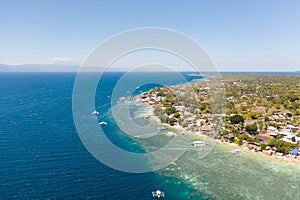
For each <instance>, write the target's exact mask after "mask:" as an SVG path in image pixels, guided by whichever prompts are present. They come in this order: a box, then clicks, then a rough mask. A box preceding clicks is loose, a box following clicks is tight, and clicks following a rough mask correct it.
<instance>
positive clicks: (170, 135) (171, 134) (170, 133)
mask: <svg viewBox="0 0 300 200" xmlns="http://www.w3.org/2000/svg"><path fill="white" fill-rule="evenodd" d="M166 136H168V137H175V136H177V134H176V133H174V132H171V131H168V132H167V133H166Z"/></svg>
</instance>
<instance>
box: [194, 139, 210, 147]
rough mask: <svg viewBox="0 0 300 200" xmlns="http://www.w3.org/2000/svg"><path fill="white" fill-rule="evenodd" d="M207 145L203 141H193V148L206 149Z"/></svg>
mask: <svg viewBox="0 0 300 200" xmlns="http://www.w3.org/2000/svg"><path fill="white" fill-rule="evenodd" d="M206 145H207V143H206V142H203V141H200V140H199V141H193V143H192V146H194V147H204V146H206Z"/></svg>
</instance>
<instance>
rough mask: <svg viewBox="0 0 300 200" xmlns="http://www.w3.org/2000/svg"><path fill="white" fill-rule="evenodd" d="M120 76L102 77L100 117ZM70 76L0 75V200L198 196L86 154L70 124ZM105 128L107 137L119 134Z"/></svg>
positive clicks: (123, 143)
mask: <svg viewBox="0 0 300 200" xmlns="http://www.w3.org/2000/svg"><path fill="white" fill-rule="evenodd" d="M121 76H122V73H107V74H106V75H105V76H104V77H103V82H101V83H102V84H101V86H103V87H105V88H102V89H99V90H98V91H97V93H96V97H95V98H96V99H97V101H96V108H97V110H98V111H99V112H100V113H101V114H102V115H100V116H99V117H100V118H101V117H105V116H103V114H104V115H105V113H106V112H107V111H108V110H109V108H110V106H111V105H110V99H109V98H107V96H108V95H110V94H111V93H112V90H113V87H114V85H115V83H116V81H117V80H118V79H119V78H120V77H121ZM75 77H76V74H75V73H1V74H0V94H1V107H0V154H1V157H0V177H1V178H0V199H153V198H152V194H151V192H152V191H154V190H156V189H161V190H163V191H165V192H166V194H167V197H166V199H182V198H184V197H185V196H188V195H196V196H197V197H199V196H201V195H199V193H198V192H196V191H195V190H194V189H193V188H191V187H190V185H188V184H185V183H183V182H182V181H180V180H179V179H177V178H173V177H163V176H161V175H159V174H157V173H155V172H149V173H143V174H132V173H125V172H120V171H117V170H114V169H111V168H108V167H106V166H105V165H103V164H102V163H100V162H99V161H98V160H96V159H95V158H94V157H93V156H91V155H90V154H89V153H88V151H87V150H86V149H85V147H84V146H83V144H82V143H81V141H80V139H79V137H78V134H77V131H76V129H75V125H74V121H73V115H72V91H73V84H74V80H75ZM139 77H140V76H139ZM188 79H192V78H190V77H188ZM174 83H176V82H175V80H174V82H172V81H171V82H170V84H174ZM150 88H151V86H150V85H148V86H146V87H145V88H144V90H145V91H146V90H148V89H150ZM138 92H140V90H139V91H138ZM138 92H137V93H138ZM91 112H92V111H91ZM110 123H113V122H112V121H110ZM108 128H110V129H109V130H108V131H110V132H111V133H116V132H118V131H119V130H118V127H115V126H109V127H108ZM108 128H107V129H108ZM112 139H113V140H114V142H115V143H117V144H118V145H119V146H120V147H122V148H125V149H126V148H127V149H131V150H134V149H136V148H139V146H138V145H136V143H135V142H134V141H132V140H130V139H128V138H126V137H125V136H123V135H122V136H120V137H115V138H112ZM197 199H199V198H197Z"/></svg>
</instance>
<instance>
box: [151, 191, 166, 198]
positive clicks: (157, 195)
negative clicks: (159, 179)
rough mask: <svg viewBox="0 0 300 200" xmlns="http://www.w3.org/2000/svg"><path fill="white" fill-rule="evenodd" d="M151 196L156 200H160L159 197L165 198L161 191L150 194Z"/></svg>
mask: <svg viewBox="0 0 300 200" xmlns="http://www.w3.org/2000/svg"><path fill="white" fill-rule="evenodd" d="M152 196H153V197H157V198H160V197H163V198H164V197H165V193H164V192H163V191H160V190H156V191H153V192H152Z"/></svg>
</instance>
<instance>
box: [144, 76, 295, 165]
mask: <svg viewBox="0 0 300 200" xmlns="http://www.w3.org/2000/svg"><path fill="white" fill-rule="evenodd" d="M191 75H194V74H191ZM213 79H214V77H208V78H207V79H205V81H203V82H202V83H198V84H190V85H178V86H170V87H162V88H155V89H152V90H150V91H148V92H146V93H143V94H142V95H141V97H140V98H141V100H142V101H143V102H145V103H147V104H148V105H149V106H151V107H152V110H153V115H154V116H156V117H157V118H158V119H159V121H160V122H161V123H165V124H168V125H169V126H174V127H178V128H181V129H183V130H186V131H190V132H195V133H200V134H202V135H206V136H210V137H213V138H214V139H217V140H219V141H222V142H227V143H234V144H236V145H240V146H241V147H243V148H246V149H249V150H251V151H255V152H263V153H265V154H268V155H275V156H277V157H278V156H279V157H289V158H293V159H298V160H300V156H298V151H299V150H298V149H299V147H300V128H299V127H300V90H299V88H300V78H299V75H295V74H255V73H253V74H223V75H222V83H221V85H222V87H224V93H225V98H224V102H223V104H224V108H225V109H223V112H222V113H218V112H216V110H215V109H214V106H215V102H214V100H213V99H214V98H213V95H214V94H213V92H214V88H213V87H215V85H213V84H212V82H213V81H214V80H213ZM220 119H222V123H219V122H220ZM217 123H219V124H220V125H219V126H218V127H217V129H216V124H217Z"/></svg>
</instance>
